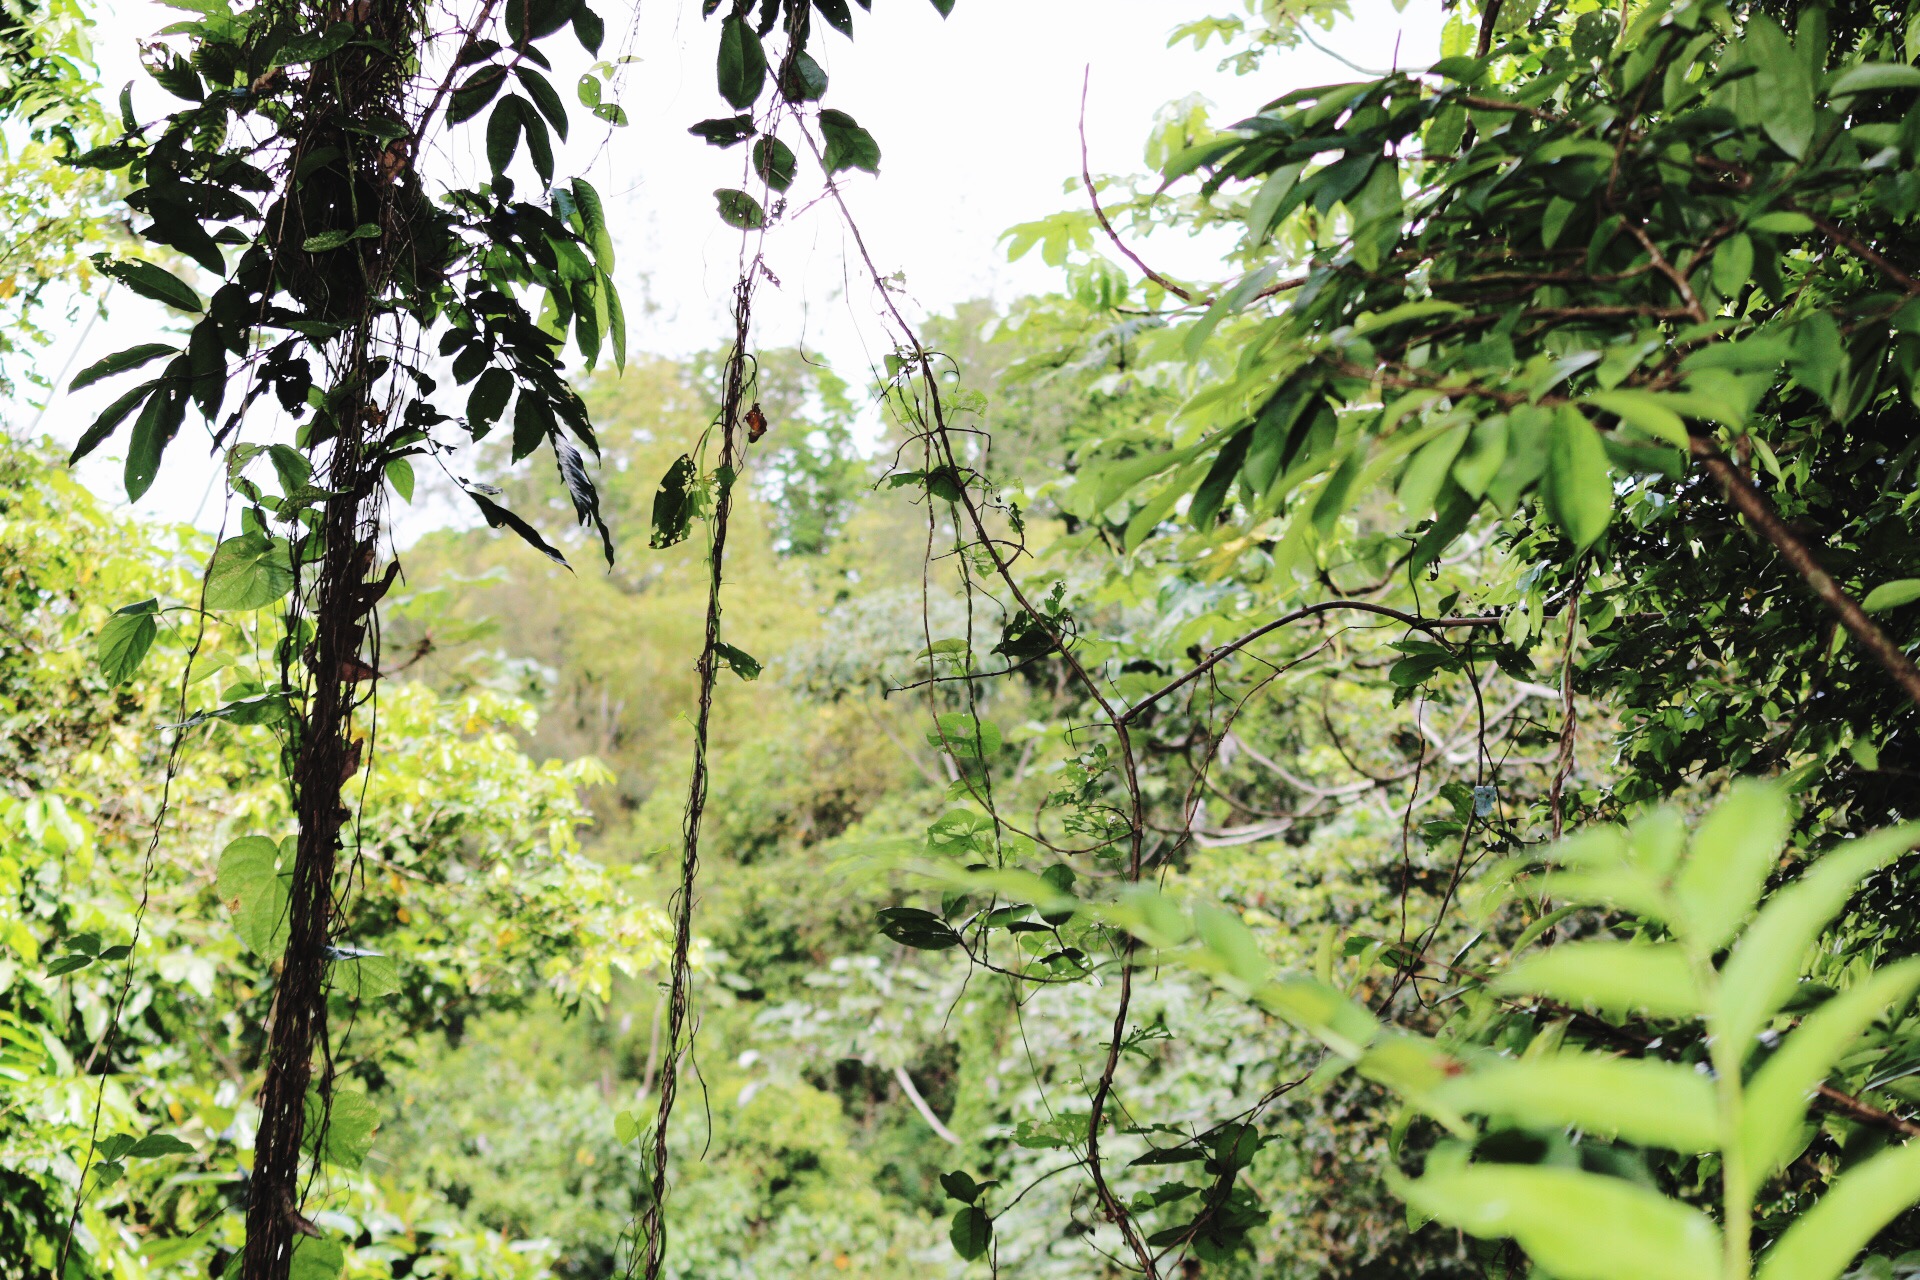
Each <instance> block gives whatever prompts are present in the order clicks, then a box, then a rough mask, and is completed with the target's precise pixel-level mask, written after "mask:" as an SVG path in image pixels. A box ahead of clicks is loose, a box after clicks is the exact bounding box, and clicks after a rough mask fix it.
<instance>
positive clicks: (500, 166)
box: [487, 94, 526, 176]
mask: <svg viewBox="0 0 1920 1280" xmlns="http://www.w3.org/2000/svg"><path fill="white" fill-rule="evenodd" d="M525 103H526V99H524V98H522V97H520V96H519V95H517V94H509V95H507V96H506V97H505V98H502V99H501V100H500V102H499V104H498V105H496V106H495V107H494V109H493V114H492V115H491V116H488V117H487V164H488V165H489V166H490V167H491V168H492V170H493V172H494V174H495V175H496V176H498V175H500V174H503V173H505V172H506V171H507V166H508V165H511V164H512V163H513V153H514V152H515V151H516V150H518V149H519V146H520V109H521V107H522V106H523V105H525Z"/></svg>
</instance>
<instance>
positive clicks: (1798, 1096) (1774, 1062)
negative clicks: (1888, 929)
mask: <svg viewBox="0 0 1920 1280" xmlns="http://www.w3.org/2000/svg"><path fill="white" fill-rule="evenodd" d="M1916 987H1920V960H1907V961H1903V962H1902V963H1900V964H1897V965H1893V966H1891V967H1889V968H1886V969H1882V970H1880V971H1879V972H1878V973H1876V974H1874V975H1873V976H1872V977H1870V978H1868V979H1867V980H1866V981H1864V982H1861V983H1859V984H1857V985H1855V986H1853V987H1850V988H1849V989H1848V990H1846V991H1844V992H1842V993H1841V994H1840V995H1837V996H1835V997H1833V999H1831V1000H1828V1001H1827V1002H1826V1003H1825V1004H1823V1005H1821V1006H1820V1007H1819V1008H1818V1009H1816V1010H1814V1011H1813V1012H1812V1013H1810V1014H1808V1015H1807V1017H1806V1019H1805V1020H1804V1021H1802V1022H1801V1024H1800V1025H1799V1026H1798V1027H1796V1028H1794V1029H1793V1031H1792V1032H1791V1033H1789V1034H1788V1036H1787V1038H1786V1043H1784V1044H1782V1045H1781V1046H1780V1047H1779V1048H1778V1049H1776V1050H1775V1051H1774V1053H1773V1056H1772V1057H1770V1058H1768V1059H1767V1060H1766V1062H1765V1064H1763V1065H1762V1066H1761V1068H1760V1069H1759V1070H1758V1071H1756V1072H1754V1074H1753V1079H1752V1080H1751V1081H1749V1082H1748V1085H1747V1096H1746V1103H1745V1109H1744V1111H1743V1113H1742V1114H1743V1120H1742V1122H1741V1127H1740V1136H1741V1146H1742V1149H1743V1152H1744V1156H1745V1162H1746V1165H1747V1167H1748V1168H1749V1170H1751V1172H1752V1173H1753V1175H1754V1177H1755V1178H1756V1179H1759V1178H1764V1177H1765V1176H1767V1175H1768V1174H1770V1173H1772V1172H1774V1171H1775V1170H1777V1169H1778V1168H1780V1166H1781V1165H1783V1164H1785V1163H1786V1161H1788V1160H1789V1159H1791V1158H1792V1156H1793V1154H1794V1146H1795V1143H1794V1138H1795V1136H1796V1135H1797V1134H1798V1133H1799V1131H1800V1128H1801V1125H1802V1123H1803V1122H1804V1120H1805V1117H1806V1114H1807V1104H1808V1102H1809V1100H1810V1099H1811V1097H1812V1096H1813V1091H1814V1090H1815V1089H1817V1088H1819V1087H1820V1085H1821V1084H1822V1083H1824V1082H1825V1081H1826V1078H1827V1076H1828V1075H1829V1074H1830V1073H1831V1072H1832V1071H1833V1068H1834V1064H1835V1063H1837V1062H1839V1060H1840V1059H1841V1058H1842V1057H1843V1056H1844V1055H1845V1054H1846V1053H1847V1052H1848V1051H1849V1050H1850V1049H1851V1048H1852V1047H1853V1045H1854V1043H1855V1042H1856V1041H1857V1040H1858V1039H1859V1037H1860V1034H1861V1032H1863V1031H1865V1030H1866V1029H1867V1028H1868V1027H1869V1026H1871V1025H1872V1024H1873V1021H1874V1019H1876V1018H1878V1017H1879V1016H1880V1015H1881V1014H1883V1013H1885V1012H1886V1011H1887V1009H1888V1007H1889V1006H1892V1005H1896V1004H1898V1003H1900V1002H1902V1001H1904V1000H1906V999H1907V998H1908V997H1909V996H1911V995H1912V994H1913V992H1914V990H1915V988H1916Z"/></svg>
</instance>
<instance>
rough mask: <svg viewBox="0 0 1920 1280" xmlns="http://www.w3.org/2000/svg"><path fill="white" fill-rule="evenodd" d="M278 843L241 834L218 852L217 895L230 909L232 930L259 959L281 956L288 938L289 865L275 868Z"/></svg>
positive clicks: (260, 837) (268, 959)
mask: <svg viewBox="0 0 1920 1280" xmlns="http://www.w3.org/2000/svg"><path fill="white" fill-rule="evenodd" d="M279 856H280V846H279V845H277V844H275V843H274V842H273V841H271V840H269V839H267V838H266V837H265V836H242V837H240V838H239V839H238V840H235V841H233V842H232V843H231V844H229V845H228V846H227V847H226V849H225V850H224V851H223V852H222V853H221V854H220V863H219V867H218V870H217V873H216V877H215V878H216V882H217V884H218V885H219V889H220V896H221V898H222V899H224V900H225V901H226V903H227V905H228V907H229V908H231V910H232V911H233V925H234V932H235V933H237V934H239V936H240V941H241V942H242V943H244V944H245V945H246V948H247V950H249V951H251V952H253V954H254V955H256V956H259V957H260V958H261V959H262V960H265V961H272V960H276V959H278V958H279V956H280V951H281V949H282V948H283V947H284V946H285V945H286V938H287V905H288V902H289V901H290V894H289V892H288V884H287V882H288V881H289V880H291V879H292V876H293V872H292V868H291V867H289V868H288V869H287V871H286V872H284V873H282V872H281V871H279V870H278V868H277V862H278V859H279Z"/></svg>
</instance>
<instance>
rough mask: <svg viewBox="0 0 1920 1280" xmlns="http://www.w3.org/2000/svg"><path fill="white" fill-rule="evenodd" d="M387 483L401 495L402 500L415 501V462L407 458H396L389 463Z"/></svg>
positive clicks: (410, 502)
mask: <svg viewBox="0 0 1920 1280" xmlns="http://www.w3.org/2000/svg"><path fill="white" fill-rule="evenodd" d="M386 472H387V483H388V484H390V485H392V486H393V491H394V492H395V493H397V494H399V495H400V501H402V502H405V503H408V504H409V505H411V504H412V502H413V464H412V463H411V462H409V461H407V460H406V459H405V458H395V459H394V460H393V461H391V462H389V463H387V467H386Z"/></svg>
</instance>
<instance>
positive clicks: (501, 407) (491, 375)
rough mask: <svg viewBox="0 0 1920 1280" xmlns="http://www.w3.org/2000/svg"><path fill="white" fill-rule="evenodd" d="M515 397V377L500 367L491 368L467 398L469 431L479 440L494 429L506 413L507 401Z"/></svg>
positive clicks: (485, 372)
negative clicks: (501, 416)
mask: <svg viewBox="0 0 1920 1280" xmlns="http://www.w3.org/2000/svg"><path fill="white" fill-rule="evenodd" d="M512 395H513V375H512V374H511V373H509V372H507V371H506V370H505V369H502V368H500V367H499V366H498V365H491V366H489V367H488V368H487V369H486V370H485V371H484V372H483V373H481V375H480V380H479V381H478V382H476V383H474V384H473V390H472V392H470V393H469V394H468V396H467V430H468V431H470V432H471V433H472V434H473V437H474V439H476V440H477V439H479V438H480V437H481V436H484V435H486V434H487V432H488V431H490V430H492V429H493V424H494V423H496V422H498V421H500V415H501V414H502V413H505V412H506V409H507V401H508V399H509V398H511V397H512Z"/></svg>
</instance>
